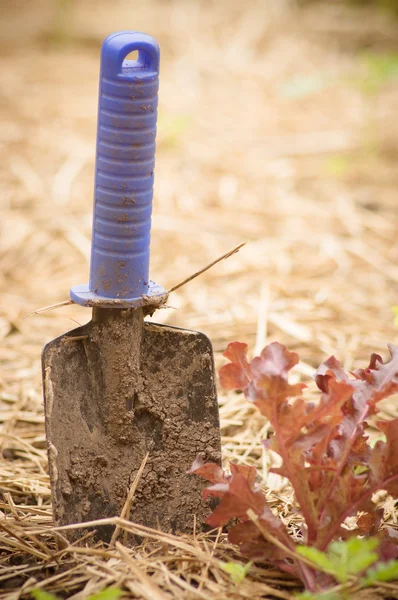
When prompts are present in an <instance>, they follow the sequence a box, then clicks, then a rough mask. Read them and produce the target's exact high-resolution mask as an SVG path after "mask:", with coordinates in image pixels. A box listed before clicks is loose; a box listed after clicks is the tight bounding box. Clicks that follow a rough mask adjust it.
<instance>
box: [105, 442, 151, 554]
mask: <svg viewBox="0 0 398 600" xmlns="http://www.w3.org/2000/svg"><path fill="white" fill-rule="evenodd" d="M148 457H149V452H147V453H146V455H145V456H144V458H143V461H142V463H141V466H140V468H139V469H138V471H137V475H136V476H135V478H134V481H133V483H132V484H131V487H130V490H129V493H128V494H127V498H126V502H125V503H124V506H123V509H122V512H121V513H120V518H121V519H128V518H129V517H130V510H131V505H132V502H133V499H134V494H135V492H136V489H137V486H138V484H139V482H140V479H141V476H142V473H143V472H144V469H145V465H146V463H147V460H148ZM119 533H120V527H118V526H116V528H115V531H114V532H113V535H112V539H111V546H114V545H115V542H116V540H117V538H118V537H119Z"/></svg>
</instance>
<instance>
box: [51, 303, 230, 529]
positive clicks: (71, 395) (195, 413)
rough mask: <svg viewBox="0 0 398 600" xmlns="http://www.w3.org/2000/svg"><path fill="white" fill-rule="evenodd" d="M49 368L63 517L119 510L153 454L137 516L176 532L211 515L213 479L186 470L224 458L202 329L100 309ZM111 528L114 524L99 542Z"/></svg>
mask: <svg viewBox="0 0 398 600" xmlns="http://www.w3.org/2000/svg"><path fill="white" fill-rule="evenodd" d="M43 370H44V377H45V382H46V384H45V414H46V429H47V439H48V451H49V457H50V473H51V482H52V489H53V504H54V515H55V521H56V522H57V523H58V524H60V525H65V524H69V523H76V522H77V523H79V522H82V521H90V520H94V519H101V518H105V517H112V516H116V515H120V514H121V512H122V508H123V505H124V503H125V501H126V497H127V494H128V491H129V489H130V487H131V484H132V483H133V481H134V478H135V476H136V474H137V471H138V469H139V467H140V465H141V463H142V461H143V459H144V457H145V455H146V453H147V452H149V458H148V461H147V463H146V466H145V469H144V471H143V474H142V477H141V479H140V482H139V485H138V488H137V490H136V493H135V497H134V500H133V506H132V510H131V518H132V519H133V520H134V521H135V522H137V523H140V524H144V525H147V526H151V527H160V528H161V529H163V530H165V531H172V532H176V531H178V532H189V531H192V530H193V526H194V518H195V516H196V521H197V523H203V522H204V519H205V517H206V514H207V513H208V510H209V509H208V506H207V504H205V503H204V502H203V501H202V498H201V492H202V489H203V487H204V482H203V481H202V480H200V479H199V478H198V477H196V476H192V475H188V474H187V473H186V471H187V470H188V469H189V467H190V466H191V464H192V463H193V461H194V460H195V458H196V457H197V456H198V454H201V455H202V456H203V458H205V459H206V460H212V461H216V462H220V460H221V452H220V430H219V420H218V405H217V396H216V392H215V386H214V371H213V356H212V349H211V345H210V342H209V340H208V339H207V338H206V337H205V336H204V335H203V334H200V333H196V332H192V331H186V330H182V329H176V328H172V327H166V326H160V325H155V324H153V323H144V322H143V316H142V311H141V310H136V311H133V310H120V309H119V310H117V309H97V310H96V311H95V313H94V318H93V321H91V322H90V323H89V324H88V325H86V326H84V327H82V328H79V329H77V330H74V331H72V332H70V333H69V334H66V335H65V336H62V337H60V338H58V339H56V340H54V341H53V342H51V343H50V344H48V345H47V346H46V348H45V350H44V353H43ZM112 533H113V526H107V525H106V526H104V527H103V528H100V529H98V530H97V537H96V538H95V539H99V538H100V539H102V540H104V541H109V540H110V538H111V536H112ZM75 535H76V532H75V533H74V534H73V536H75ZM73 536H72V537H73Z"/></svg>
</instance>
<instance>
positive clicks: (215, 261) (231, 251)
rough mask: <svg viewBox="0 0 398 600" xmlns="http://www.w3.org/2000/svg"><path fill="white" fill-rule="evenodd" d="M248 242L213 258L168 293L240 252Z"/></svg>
mask: <svg viewBox="0 0 398 600" xmlns="http://www.w3.org/2000/svg"><path fill="white" fill-rule="evenodd" d="M246 244H247V242H242V243H241V244H239V245H238V246H236V247H235V248H233V249H232V250H230V251H229V252H227V253H226V254H223V255H222V256H220V257H219V258H217V259H216V260H213V262H211V263H210V264H209V265H207V266H206V267H203V269H200V271H196V273H194V274H193V275H190V276H189V277H187V278H186V279H184V281H181V283H177V285H175V286H173V287H172V288H170V289H169V290H168V291H167V293H168V294H171V292H175V291H176V290H178V289H179V288H180V287H182V286H183V285H185V284H186V283H188V282H189V281H192V279H195V278H196V277H199V275H202V273H205V272H206V271H208V270H209V269H211V268H212V267H214V265H216V264H217V263H219V262H221V261H222V260H225V259H227V258H229V257H230V256H232V255H233V254H236V252H239V250H240V249H241V248H243V246H245V245H246Z"/></svg>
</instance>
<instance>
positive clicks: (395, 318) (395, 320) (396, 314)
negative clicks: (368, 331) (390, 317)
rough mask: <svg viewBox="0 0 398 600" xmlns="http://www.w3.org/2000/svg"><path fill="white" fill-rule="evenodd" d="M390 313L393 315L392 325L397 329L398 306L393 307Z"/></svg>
mask: <svg viewBox="0 0 398 600" xmlns="http://www.w3.org/2000/svg"><path fill="white" fill-rule="evenodd" d="M392 312H393V313H394V325H395V327H398V306H393V307H392Z"/></svg>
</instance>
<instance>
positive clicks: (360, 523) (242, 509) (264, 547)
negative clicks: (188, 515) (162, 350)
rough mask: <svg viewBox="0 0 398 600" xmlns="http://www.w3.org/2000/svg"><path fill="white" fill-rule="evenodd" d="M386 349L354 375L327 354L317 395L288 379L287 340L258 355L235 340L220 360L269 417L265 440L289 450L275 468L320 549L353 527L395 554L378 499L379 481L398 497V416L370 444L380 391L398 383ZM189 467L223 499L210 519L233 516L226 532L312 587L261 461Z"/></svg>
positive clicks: (230, 379)
mask: <svg viewBox="0 0 398 600" xmlns="http://www.w3.org/2000/svg"><path fill="white" fill-rule="evenodd" d="M389 349H390V354H391V357H390V360H389V361H388V362H386V363H384V362H383V360H382V358H381V357H380V356H379V355H377V354H373V355H372V357H371V359H370V364H369V366H368V367H367V368H366V369H359V370H356V371H354V372H352V373H350V375H348V374H347V373H345V372H344V370H343V369H342V367H341V364H340V363H339V361H338V360H336V358H334V357H333V356H332V357H331V358H329V359H328V360H327V361H326V362H325V363H323V364H322V365H321V366H320V367H319V369H318V370H317V372H316V375H315V381H316V384H317V386H318V388H319V390H320V398H319V402H318V403H312V402H309V401H307V400H305V399H304V398H303V397H302V391H303V388H304V387H306V386H305V385H303V384H301V383H299V384H290V383H289V380H288V375H289V371H290V370H291V369H292V367H294V366H295V365H296V364H297V363H298V360H299V357H298V355H297V354H296V353H294V352H289V351H288V350H287V349H286V348H285V347H284V346H282V345H281V344H279V343H273V344H270V345H269V346H267V347H266V348H264V350H263V351H262V352H261V355H260V356H256V357H255V358H254V359H253V360H251V361H249V360H248V358H247V345H246V344H242V343H240V342H232V343H231V344H229V346H228V348H227V350H226V352H225V353H224V356H225V357H226V358H227V359H228V360H229V361H230V362H229V364H227V365H225V366H223V367H222V368H221V369H220V372H219V375H220V381H221V384H222V385H223V387H225V388H227V389H229V390H242V391H243V393H244V395H245V397H246V398H247V400H249V402H252V403H253V404H255V405H256V407H257V408H258V409H259V410H260V412H261V413H262V414H263V415H264V416H265V417H266V418H267V419H269V421H270V423H271V425H272V428H273V433H272V435H271V437H270V439H268V440H266V441H264V442H263V443H264V446H265V447H266V448H268V449H270V450H273V451H274V452H276V453H277V454H279V456H280V457H281V459H282V466H281V467H280V468H275V469H273V472H275V473H279V474H280V475H283V476H284V477H287V478H288V479H289V481H290V484H291V486H292V488H293V490H294V493H295V498H296V501H297V504H298V505H299V508H300V511H301V514H302V517H303V525H302V526H301V530H300V532H299V535H300V534H301V538H302V543H303V544H306V545H307V546H311V547H314V548H316V549H318V550H320V551H323V552H324V551H325V550H326V549H327V547H328V546H329V544H330V542H332V541H336V540H339V539H345V538H347V537H348V536H352V535H377V536H379V538H380V544H379V550H378V551H379V556H380V559H381V560H383V559H384V560H387V559H390V558H396V557H397V556H398V545H397V543H396V540H395V539H394V537H393V532H392V531H390V530H389V529H388V528H384V529H382V530H380V522H381V517H382V515H381V511H380V510H378V509H376V506H375V504H374V503H373V502H372V495H373V493H374V492H376V491H377V490H386V491H387V492H388V494H391V495H392V496H394V497H398V419H394V420H392V421H381V420H376V421H375V425H376V426H377V427H378V429H379V430H380V432H382V434H384V438H385V441H378V442H377V443H376V444H375V445H374V446H373V447H372V446H371V445H370V444H369V438H368V435H367V432H366V431H367V419H368V418H369V417H371V416H373V415H375V414H377V412H378V403H379V402H380V400H382V399H383V398H386V397H387V396H390V395H391V394H394V393H396V392H398V347H394V346H390V347H389ZM190 472H191V473H195V474H197V475H200V476H201V477H204V478H205V479H207V480H208V481H210V482H211V483H212V485H211V486H210V487H208V488H206V489H205V490H204V497H205V498H207V497H210V496H213V497H217V498H219V499H220V501H219V504H218V505H217V507H216V509H215V510H214V511H213V512H212V514H211V515H210V516H209V518H208V519H207V523H208V524H209V525H210V526H213V527H221V526H224V525H225V524H227V523H228V522H229V521H230V520H231V519H234V520H235V522H234V524H233V525H232V526H231V528H230V530H229V540H230V542H231V543H233V544H237V545H239V546H240V548H241V551H242V553H243V554H245V555H247V556H249V557H250V558H263V559H267V560H271V561H272V562H274V563H275V562H276V563H278V565H279V566H280V567H282V568H283V569H285V570H286V571H289V572H292V573H295V574H297V575H299V576H300V577H301V578H302V579H303V580H304V582H305V583H306V584H307V587H308V588H309V589H314V585H313V582H314V580H315V578H316V577H317V575H316V574H315V573H314V571H312V570H311V568H310V567H309V566H308V564H306V563H305V561H304V562H300V559H296V558H295V557H297V556H298V555H297V553H296V548H297V544H296V543H295V542H294V540H293V539H292V537H291V536H290V535H289V533H288V531H287V529H286V527H285V525H284V524H283V522H282V521H281V519H280V518H279V517H277V516H276V515H275V514H274V513H273V512H272V511H271V509H270V507H269V505H268V504H267V500H266V496H265V494H264V492H263V491H262V490H261V489H260V488H259V487H258V486H257V485H256V483H255V478H256V469H255V467H250V466H242V465H234V464H231V465H230V473H229V474H227V473H226V472H224V471H223V469H221V468H220V467H219V466H218V465H216V464H213V463H207V464H202V463H201V462H200V461H199V460H197V461H195V463H194V465H193V466H192V468H191V470H190ZM358 513H360V516H359V518H358V519H357V526H356V529H355V530H351V531H348V530H347V528H344V527H343V524H344V522H345V520H346V519H347V517H350V516H357V515H358ZM318 577H319V574H318Z"/></svg>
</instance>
